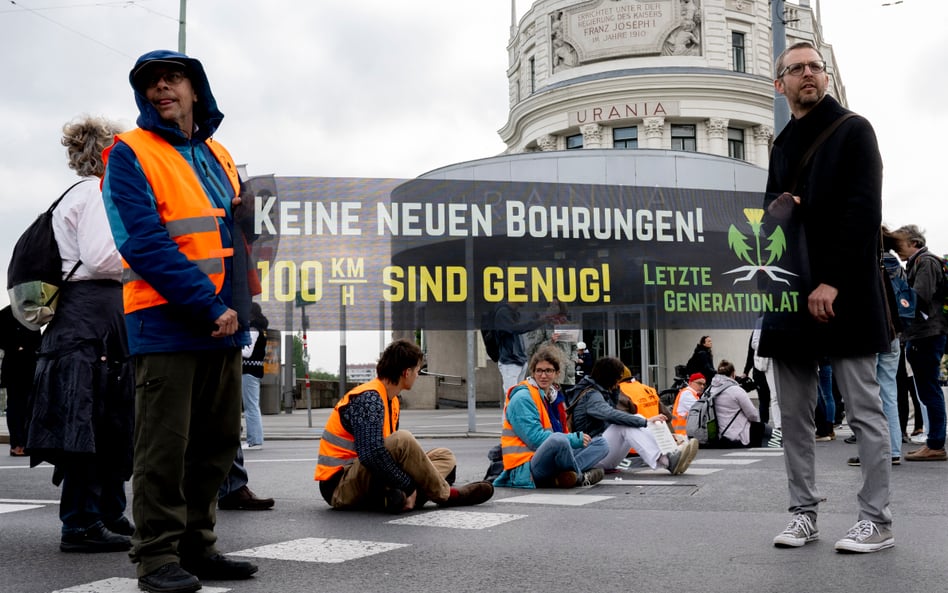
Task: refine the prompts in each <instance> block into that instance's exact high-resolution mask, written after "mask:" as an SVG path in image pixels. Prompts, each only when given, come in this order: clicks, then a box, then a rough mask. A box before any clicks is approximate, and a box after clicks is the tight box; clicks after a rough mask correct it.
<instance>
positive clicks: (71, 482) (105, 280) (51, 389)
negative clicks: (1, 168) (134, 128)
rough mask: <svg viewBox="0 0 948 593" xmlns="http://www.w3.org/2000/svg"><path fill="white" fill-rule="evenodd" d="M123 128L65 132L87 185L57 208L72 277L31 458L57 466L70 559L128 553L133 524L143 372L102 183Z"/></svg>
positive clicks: (53, 334)
mask: <svg viewBox="0 0 948 593" xmlns="http://www.w3.org/2000/svg"><path fill="white" fill-rule="evenodd" d="M120 131H121V128H120V127H119V126H118V124H116V123H114V122H111V121H108V120H106V119H103V118H98V117H89V116H86V117H82V118H80V119H78V120H76V121H73V122H70V123H68V124H66V125H65V126H63V137H62V144H63V146H65V147H66V152H67V155H68V163H69V167H70V168H71V169H72V170H73V171H75V172H76V174H77V175H79V176H80V177H81V178H82V179H81V181H79V182H78V183H77V184H75V185H74V186H72V187H71V188H70V189H69V190H68V191H67V192H66V194H65V196H64V197H63V199H62V201H61V202H60V203H59V205H58V206H57V207H56V208H55V209H54V210H53V232H54V234H55V237H56V242H57V244H58V247H59V254H60V256H61V257H62V273H63V279H64V280H66V282H65V283H64V284H65V286H64V287H63V289H62V291H61V292H60V294H59V304H58V306H57V310H56V316H55V317H54V318H53V320H52V321H51V322H50V323H49V325H48V326H47V327H46V331H45V332H44V333H43V339H42V344H41V346H40V349H39V358H38V361H37V365H36V374H35V375H34V380H33V391H32V393H31V395H30V409H31V419H32V420H31V422H30V426H29V434H28V437H27V444H26V450H27V453H28V454H29V455H30V464H31V465H32V466H36V465H38V464H39V463H41V462H44V461H45V462H47V463H50V464H51V465H53V466H54V467H55V471H54V472H53V483H54V484H57V485H62V494H61V498H60V506H59V518H60V520H61V521H62V540H61V543H60V549H61V550H62V551H63V552H113V551H123V550H128V549H129V548H130V547H131V541H130V539H129V537H130V536H131V535H132V533H133V532H134V527H133V526H132V524H131V522H130V521H129V520H128V519H127V518H126V517H125V505H126V500H125V482H126V481H127V480H128V479H129V477H130V476H131V472H132V427H133V423H134V417H135V383H134V382H135V379H134V377H135V374H134V369H133V368H132V363H131V359H130V358H129V356H128V350H127V345H126V330H125V321H124V313H123V306H122V284H121V280H122V261H121V258H120V257H119V254H118V251H117V250H116V248H115V244H114V242H113V240H112V233H111V232H110V230H109V223H108V220H107V218H106V214H105V206H104V203H103V201H102V194H101V192H100V190H99V184H100V180H101V178H102V176H103V175H104V174H105V164H104V161H103V158H102V152H103V150H105V149H106V148H108V147H109V146H111V144H112V142H113V137H114V136H115V134H117V133H119V132H120Z"/></svg>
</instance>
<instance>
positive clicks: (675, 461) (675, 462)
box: [668, 447, 684, 476]
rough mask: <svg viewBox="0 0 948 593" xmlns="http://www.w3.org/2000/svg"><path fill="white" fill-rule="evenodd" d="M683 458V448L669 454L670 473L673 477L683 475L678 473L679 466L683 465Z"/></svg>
mask: <svg viewBox="0 0 948 593" xmlns="http://www.w3.org/2000/svg"><path fill="white" fill-rule="evenodd" d="M683 457H684V455H683V454H682V451H681V447H679V448H677V449H675V450H674V451H672V452H671V453H669V454H668V473H670V474H671V475H673V476H674V475H676V474H680V473H681V472H680V471H678V466H679V465H681V460H682V458H683Z"/></svg>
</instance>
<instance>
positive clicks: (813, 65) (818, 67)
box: [777, 60, 826, 78]
mask: <svg viewBox="0 0 948 593" xmlns="http://www.w3.org/2000/svg"><path fill="white" fill-rule="evenodd" d="M807 67H809V68H810V72H812V73H813V74H819V73H820V72H822V71H824V70H826V62H824V61H823V60H815V61H813V62H798V63H796V64H790V65H789V66H786V67H785V68H784V69H783V70H781V71H780V75H779V76H777V78H783V76H784V74H789V75H790V76H803V71H804V70H805V69H806V68H807Z"/></svg>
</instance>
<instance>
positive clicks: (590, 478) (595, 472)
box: [580, 467, 606, 486]
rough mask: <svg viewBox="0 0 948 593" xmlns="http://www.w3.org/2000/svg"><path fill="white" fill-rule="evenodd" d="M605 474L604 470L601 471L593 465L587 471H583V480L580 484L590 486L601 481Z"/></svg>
mask: <svg viewBox="0 0 948 593" xmlns="http://www.w3.org/2000/svg"><path fill="white" fill-rule="evenodd" d="M605 475H606V472H604V471H602V470H601V469H599V468H598V467H594V468H592V469H591V470H589V471H588V472H584V473H583V481H582V483H581V484H580V485H581V486H592V485H593V484H598V483H599V482H601V481H602V478H603V476H605Z"/></svg>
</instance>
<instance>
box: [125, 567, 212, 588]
mask: <svg viewBox="0 0 948 593" xmlns="http://www.w3.org/2000/svg"><path fill="white" fill-rule="evenodd" d="M138 588H139V589H141V590H142V591H150V592H151V593H193V592H194V591H197V590H199V589H200V588H201V581H199V580H198V578H197V577H196V576H194V575H193V574H191V573H189V572H187V571H186V570H184V569H183V568H181V567H180V566H179V565H178V564H177V563H175V562H169V563H168V564H165V565H163V566H161V567H160V568H158V569H156V570H153V571H151V572H150V573H148V574H146V575H145V576H141V577H138Z"/></svg>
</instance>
